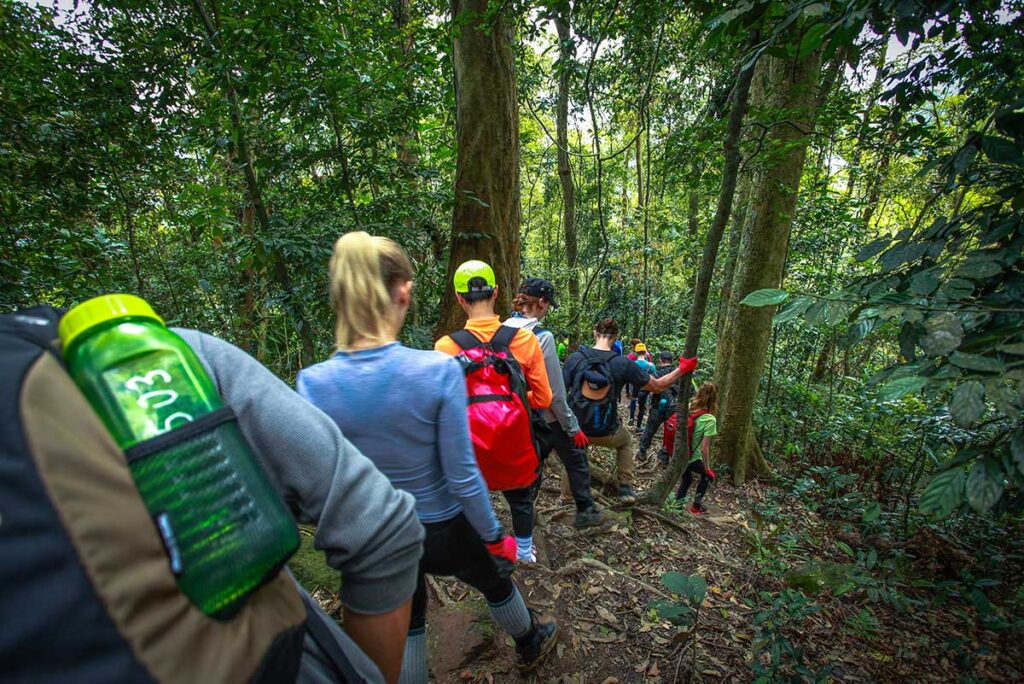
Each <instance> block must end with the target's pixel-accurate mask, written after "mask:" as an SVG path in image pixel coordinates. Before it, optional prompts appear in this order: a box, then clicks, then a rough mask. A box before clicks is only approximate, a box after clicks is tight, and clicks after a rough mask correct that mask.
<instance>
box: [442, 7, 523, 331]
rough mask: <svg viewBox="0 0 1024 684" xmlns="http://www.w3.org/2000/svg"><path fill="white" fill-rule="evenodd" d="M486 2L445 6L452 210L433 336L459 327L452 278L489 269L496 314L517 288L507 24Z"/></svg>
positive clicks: (515, 159) (515, 156)
mask: <svg viewBox="0 0 1024 684" xmlns="http://www.w3.org/2000/svg"><path fill="white" fill-rule="evenodd" d="M506 11H507V10H504V9H502V10H500V11H488V2H487V0H452V3H451V17H452V24H453V28H454V33H455V44H454V49H453V52H452V62H453V65H454V71H455V137H456V143H457V145H458V156H457V158H456V167H455V210H454V212H453V214H452V229H451V243H450V247H449V251H448V272H447V277H446V279H445V290H444V299H443V301H442V302H441V317H440V320H439V321H438V324H437V328H436V329H435V331H434V332H435V336H437V337H440V336H441V335H444V334H447V333H449V332H451V331H452V330H456V329H458V328H460V327H462V325H463V323H464V322H465V315H464V314H463V313H462V310H461V309H460V308H459V306H458V304H457V303H456V301H455V290H454V286H453V284H452V277H453V276H454V274H455V269H457V268H458V266H459V264H461V263H462V262H464V261H466V260H468V259H482V260H483V261H486V262H487V263H489V264H490V265H491V267H492V268H493V269H494V273H495V276H496V278H497V284H498V313H499V314H501V315H503V316H504V315H507V314H508V312H509V306H510V303H511V297H512V295H513V294H514V293H515V288H516V287H517V286H518V284H519V255H520V241H519V220H520V208H519V105H518V102H517V99H516V76H515V58H514V54H513V52H512V27H513V24H514V22H513V21H512V20H511V19H510V18H509V17H507V16H505V12H506Z"/></svg>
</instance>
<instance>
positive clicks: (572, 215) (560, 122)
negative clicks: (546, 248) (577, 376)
mask: <svg viewBox="0 0 1024 684" xmlns="http://www.w3.org/2000/svg"><path fill="white" fill-rule="evenodd" d="M570 11H571V9H570V3H569V2H568V0H566V2H565V3H564V4H563V5H562V6H561V8H560V10H559V12H558V14H556V15H555V30H556V31H557V32H558V101H557V103H556V108H555V136H556V141H557V143H558V180H559V182H560V183H561V185H562V230H564V231H565V261H566V268H567V269H568V271H569V272H568V274H567V275H568V278H569V302H570V304H569V306H570V315H572V313H573V312H575V311H577V310H578V309H579V306H580V276H579V264H578V260H579V245H578V243H577V238H576V185H575V182H574V181H573V178H572V164H571V163H570V162H569V84H570V78H571V77H572V68H571V67H572V62H573V59H574V57H575V54H576V49H575V47H574V45H573V42H572V33H571V30H570V26H571V25H572V24H571V23H570V22H571V16H570ZM573 319H574V320H575V323H574V324H573V330H572V343H573V344H579V341H580V317H579V316H574V317H573Z"/></svg>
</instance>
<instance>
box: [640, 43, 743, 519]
mask: <svg viewBox="0 0 1024 684" xmlns="http://www.w3.org/2000/svg"><path fill="white" fill-rule="evenodd" d="M758 39H759V36H758V34H757V32H755V33H754V34H752V35H751V37H750V42H751V44H755V43H756V42H757V40H758ZM753 75H754V68H753V66H751V67H749V68H747V69H744V70H741V71H740V72H739V73H738V74H737V75H736V85H735V86H734V87H733V90H732V95H731V97H730V108H729V123H728V125H727V127H726V132H725V140H724V141H723V143H722V150H723V156H724V157H725V168H724V169H723V171H722V188H721V190H720V191H719V194H718V206H717V207H716V208H715V218H714V220H713V221H712V222H711V227H710V228H709V229H708V238H707V240H706V241H705V243H704V255H703V258H702V259H701V263H700V272H699V274H698V276H697V287H696V288H695V290H694V293H693V306H692V307H691V308H690V320H689V322H688V323H687V326H686V342H685V344H684V345H683V355H684V356H696V355H697V349H698V348H699V346H700V335H701V328H702V327H703V325H704V314H705V313H706V311H707V303H708V292H709V291H710V290H711V279H712V277H714V274H715V260H716V259H717V258H718V247H719V245H720V244H721V241H722V233H724V232H725V224H726V223H728V222H729V212H730V211H731V210H732V200H733V195H735V193H736V176H737V174H738V172H739V168H740V134H741V132H742V129H743V118H744V117H745V116H746V114H747V100H748V97H749V95H750V82H751V80H752V78H753ZM678 390H679V404H678V409H677V413H676V425H678V426H680V429H679V431H678V432H677V435H680V436H681V437H682V438H681V439H678V438H677V439H676V441H675V448H674V450H673V457H672V459H671V460H670V461H669V463H670V465H669V467H668V468H666V469H665V470H664V471H663V472H662V476H661V478H659V480H658V481H657V482H656V483H655V484H654V485H653V486H652V488H651V490H650V491H649V492H648V493H647V495H646V497H645V498H646V500H647V501H648V502H650V503H655V504H657V505H659V506H660V505H661V503H662V502H663V501H664V500H665V498H666V497H667V496H668V493H669V492H670V491H672V489H673V488H674V487H675V485H676V482H677V481H678V480H679V478H680V476H682V474H683V470H685V468H686V465H687V461H689V458H687V457H686V456H687V454H686V446H687V445H686V420H687V417H688V416H689V408H688V406H689V402H690V374H689V373H687V374H686V375H684V376H682V377H681V378H679V383H678Z"/></svg>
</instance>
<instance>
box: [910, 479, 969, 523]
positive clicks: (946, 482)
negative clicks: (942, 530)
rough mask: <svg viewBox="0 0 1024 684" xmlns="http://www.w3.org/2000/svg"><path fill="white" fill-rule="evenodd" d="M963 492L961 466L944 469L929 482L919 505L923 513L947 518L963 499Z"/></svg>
mask: <svg viewBox="0 0 1024 684" xmlns="http://www.w3.org/2000/svg"><path fill="white" fill-rule="evenodd" d="M963 492H964V471H963V470H961V469H960V468H953V469H952V470H944V471H942V472H940V473H938V474H937V475H935V477H933V478H932V479H931V480H930V481H929V482H928V486H927V487H925V488H924V492H923V493H922V494H921V500H920V502H919V503H918V507H919V508H920V509H921V512H922V513H930V514H931V515H933V516H934V517H936V518H945V517H946V516H948V515H949V514H950V513H952V512H953V509H954V508H956V507H957V506H959V505H960V502H961V501H963Z"/></svg>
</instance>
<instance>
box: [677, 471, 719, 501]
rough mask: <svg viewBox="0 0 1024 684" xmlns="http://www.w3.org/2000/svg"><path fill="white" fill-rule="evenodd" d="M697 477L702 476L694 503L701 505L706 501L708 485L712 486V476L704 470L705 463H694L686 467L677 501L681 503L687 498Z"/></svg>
mask: <svg viewBox="0 0 1024 684" xmlns="http://www.w3.org/2000/svg"><path fill="white" fill-rule="evenodd" d="M695 475H699V476H700V482H698V483H697V496H695V497H693V502H694V503H696V504H699V503H701V502H702V501H703V500H704V494H705V493H706V492H707V491H708V485H709V484H711V476H710V475H708V473H707V471H706V470H704V461H694V462H693V463H691V464H690V465H688V466H686V470H684V471H683V481H682V482H680V483H679V491H677V492H676V499H677V500H680V501H681V500H682V499H685V498H686V492H687V491H688V490H689V489H690V484H691V483H692V482H693V478H694V476H695Z"/></svg>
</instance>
